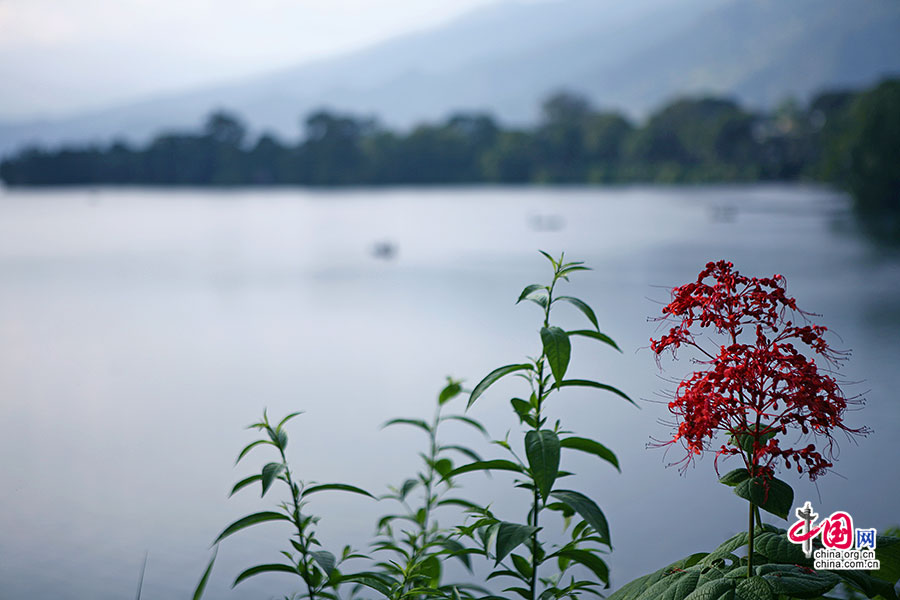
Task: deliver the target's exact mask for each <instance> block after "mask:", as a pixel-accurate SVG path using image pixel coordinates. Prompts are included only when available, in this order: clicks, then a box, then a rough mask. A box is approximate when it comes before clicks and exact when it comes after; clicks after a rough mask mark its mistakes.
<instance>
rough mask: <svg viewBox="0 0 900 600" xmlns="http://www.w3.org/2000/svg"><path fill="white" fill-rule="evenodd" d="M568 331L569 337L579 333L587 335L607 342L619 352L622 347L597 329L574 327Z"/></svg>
mask: <svg viewBox="0 0 900 600" xmlns="http://www.w3.org/2000/svg"><path fill="white" fill-rule="evenodd" d="M568 333H569V337H572V336H573V335H579V336H582V337H588V338H592V339H595V340H600V341H601V342H603V343H604V344H608V345H610V346H612V347H613V348H615V349H616V350H618V351H619V352H621V351H622V349H621V348H619V345H618V344H616V343H615V342H614V341H613V339H612V338H611V337H609V336H608V335H606V334H605V333H600V332H599V331H592V330H590V329H576V330H575V331H570V332H568Z"/></svg>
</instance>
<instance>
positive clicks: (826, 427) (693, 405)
mask: <svg viewBox="0 0 900 600" xmlns="http://www.w3.org/2000/svg"><path fill="white" fill-rule="evenodd" d="M785 291H786V290H785V283H784V278H783V277H781V276H780V275H774V276H772V277H767V278H762V279H757V278H756V277H745V276H743V275H741V274H740V273H739V272H737V271H735V270H733V265H732V264H731V263H730V262H726V261H719V262H715V263H713V262H710V263H708V264H707V265H706V268H705V269H704V270H703V271H702V272H701V273H700V275H699V276H698V277H697V281H696V282H692V283H687V284H685V285H682V286H680V287H677V288H675V289H674V290H672V301H671V302H670V303H669V304H668V305H667V306H665V307H664V308H663V310H662V312H663V317H661V318H660V320H663V321H668V322H671V323H672V325H673V326H672V327H671V329H669V332H668V333H667V334H665V335H663V336H661V337H660V338H659V339H658V340H653V339H651V340H650V348H651V349H652V350H653V351H654V352H655V353H656V354H657V355H659V354H661V353H662V352H663V351H664V350H666V349H669V350H671V351H672V352H673V355H674V353H675V351H676V350H677V349H679V348H681V347H684V346H687V347H691V348H694V349H695V350H697V351H699V352H700V353H701V354H702V355H703V358H701V359H698V360H696V362H697V363H698V364H700V365H703V366H704V368H703V369H702V370H699V371H696V372H694V373H692V374H691V375H689V376H688V377H687V378H686V379H684V380H683V381H682V382H681V383H679V384H678V387H677V390H676V392H675V397H674V399H673V400H672V401H671V402H670V403H669V411H670V412H671V413H672V414H673V415H675V417H676V423H675V425H676V431H675V434H674V436H673V438H672V439H671V440H668V441H665V442H662V443H661V444H660V445H666V446H668V445H671V444H674V443H675V442H681V444H682V445H683V446H684V447H685V449H686V450H687V452H688V454H687V457H686V458H685V459H684V464H685V466H686V465H687V464H688V463H689V462H690V461H691V460H692V459H693V458H694V457H695V456H697V455H699V454H700V453H701V452H702V451H704V450H709V449H710V446H711V444H712V443H713V439H714V438H715V437H716V434H717V433H718V432H724V433H726V434H728V439H727V441H726V442H725V443H723V444H721V446H720V447H719V448H718V450H716V464H717V465H718V459H719V457H722V456H725V457H727V456H731V455H738V456H741V457H742V458H743V460H744V463H745V465H746V467H747V470H748V471H749V472H750V474H751V475H752V476H758V475H762V476H765V477H770V476H772V475H773V473H774V466H775V463H776V461H777V460H778V459H780V460H782V461H784V464H785V466H787V467H788V468H796V469H797V471H798V472H800V473H802V472H804V471H805V472H806V473H807V474H808V475H809V477H810V479H815V478H816V477H818V476H819V475H821V474H822V473H824V472H826V471H827V470H828V469H829V468H830V467H832V466H833V464H832V462H831V460H830V458H831V456H832V450H833V446H834V438H833V434H834V432H835V431H836V430H842V431H844V432H846V433H847V434H851V435H852V434H859V435H865V434H866V433H868V432H869V430H868V429H867V428H865V427H862V428H859V429H851V428H850V427H848V426H846V425H845V424H844V412H845V410H846V408H847V406H848V404H853V403H856V404H861V403H862V400H861V399H860V398H849V399H848V398H847V397H845V396H844V394H843V392H842V391H841V388H840V386H839V385H838V383H837V381H836V380H835V378H834V377H833V375H832V373H833V372H834V370H835V369H836V368H837V367H838V366H839V363H840V361H841V360H842V359H843V358H845V355H844V354H843V353H840V352H837V351H835V350H833V349H832V348H830V347H829V345H828V343H827V341H826V340H825V338H824V335H825V332H826V328H825V327H822V326H820V325H816V324H812V323H810V322H809V318H810V317H812V316H814V315H812V314H811V313H807V312H804V311H802V310H800V309H799V308H797V304H796V301H795V300H794V299H793V298H790V297H788V296H787V294H786V293H785ZM700 334H703V336H704V337H703V338H702V339H703V340H704V343H703V344H702V343H701V341H700V339H699V338H698V336H699V335H700ZM709 337H712V338H713V339H717V340H718V341H719V346H718V348H712V347H709V346H707V347H704V345H705V340H707V339H709ZM817 359H818V360H819V361H820V362H821V363H822V364H824V365H825V366H826V368H825V369H823V368H822V367H821V366H820V365H819V364H817V362H816V360H817ZM789 430H795V431H796V432H799V435H798V438H799V439H804V438H806V439H811V440H812V442H813V443H809V444H807V445H805V446H802V447H800V446H795V447H791V448H787V447H782V446H781V440H780V439H779V438H780V437H781V438H783V437H784V436H785V435H787V434H788V431H789ZM817 444H819V447H820V448H821V451H820V450H819V449H817Z"/></svg>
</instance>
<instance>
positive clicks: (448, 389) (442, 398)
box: [438, 380, 462, 406]
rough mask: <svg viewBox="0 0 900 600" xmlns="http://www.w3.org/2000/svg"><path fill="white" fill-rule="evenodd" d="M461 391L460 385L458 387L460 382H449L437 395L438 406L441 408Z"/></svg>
mask: <svg viewBox="0 0 900 600" xmlns="http://www.w3.org/2000/svg"><path fill="white" fill-rule="evenodd" d="M461 391H462V385H460V382H459V381H452V380H451V381H450V383H448V384H447V385H446V386H445V387H444V389H442V390H441V393H440V394H438V404H439V405H441V406H443V405H444V404H446V403H447V402H449V401H450V400H452V399H453V398H456V397H457V396H458V395H459V393H460V392H461Z"/></svg>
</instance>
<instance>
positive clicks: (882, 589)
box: [816, 548, 897, 600]
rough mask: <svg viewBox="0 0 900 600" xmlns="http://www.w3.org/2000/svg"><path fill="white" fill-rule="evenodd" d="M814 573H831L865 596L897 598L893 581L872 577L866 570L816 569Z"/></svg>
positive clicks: (882, 598) (884, 599) (893, 599)
mask: <svg viewBox="0 0 900 600" xmlns="http://www.w3.org/2000/svg"><path fill="white" fill-rule="evenodd" d="M876 549H877V548H876ZM816 573H821V574H822V575H833V576H834V577H835V578H836V579H837V580H838V581H841V580H842V581H843V582H844V583H845V584H846V585H847V586H848V587H853V588H856V589H858V590H861V591H862V593H863V594H865V595H866V598H877V599H878V600H887V599H889V600H897V593H896V592H895V591H894V584H893V583H891V582H890V581H885V580H883V579H879V578H877V577H872V576H871V575H869V573H868V572H866V571H852V570H848V571H816Z"/></svg>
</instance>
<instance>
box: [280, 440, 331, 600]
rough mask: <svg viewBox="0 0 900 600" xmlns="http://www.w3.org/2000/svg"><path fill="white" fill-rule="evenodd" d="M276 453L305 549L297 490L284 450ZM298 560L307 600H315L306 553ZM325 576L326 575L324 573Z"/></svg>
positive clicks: (281, 449)
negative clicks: (301, 567) (278, 454)
mask: <svg viewBox="0 0 900 600" xmlns="http://www.w3.org/2000/svg"><path fill="white" fill-rule="evenodd" d="M278 452H279V453H281V462H282V464H284V479H285V482H286V483H287V484H288V487H290V488H291V500H292V501H293V503H294V518H293V521H294V525H295V526H296V527H297V538H298V542H299V544H300V546H301V547H303V548H304V549H306V538H305V537H304V536H303V525H302V523H301V522H300V496H299V494H298V492H297V488H296V487H295V486H294V481H293V479H291V470H290V468H288V464H287V457H286V456H285V455H284V448H281V447H280V446H279V448H278ZM300 560H301V561H303V570H304V571H305V572H306V573H307V575H306V576H305V577H303V581H304V582H305V583H306V590H307V591H308V592H309V600H316V593H315V591H314V590H313V586H312V584H311V583H310V581H309V576H308V573H309V560H308V558H307V553H306V552H304V553H303V554H302V555H301V557H300ZM326 575H327V573H326Z"/></svg>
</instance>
